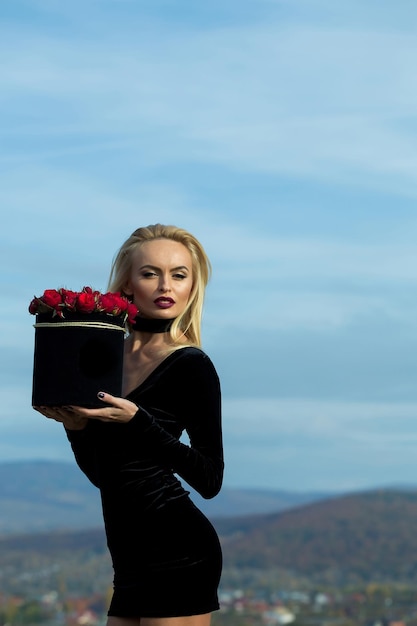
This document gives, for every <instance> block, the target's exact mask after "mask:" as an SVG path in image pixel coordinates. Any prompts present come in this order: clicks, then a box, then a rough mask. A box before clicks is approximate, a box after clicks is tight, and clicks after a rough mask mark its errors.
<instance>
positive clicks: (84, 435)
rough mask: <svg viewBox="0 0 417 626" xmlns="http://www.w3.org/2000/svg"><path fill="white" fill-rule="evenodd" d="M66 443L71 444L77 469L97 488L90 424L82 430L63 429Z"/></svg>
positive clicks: (97, 480) (96, 471)
mask: <svg viewBox="0 0 417 626" xmlns="http://www.w3.org/2000/svg"><path fill="white" fill-rule="evenodd" d="M65 432H66V434H67V438H68V441H69V442H70V444H71V448H72V451H73V453H74V457H75V460H76V462H77V465H78V467H79V468H80V469H81V471H82V472H84V474H85V475H86V476H87V478H88V479H89V481H90V482H91V483H92V484H93V485H94V486H95V487H99V486H100V485H99V476H98V468H97V464H96V460H95V453H94V450H95V449H94V445H92V438H91V423H88V424H87V426H86V427H85V428H83V429H82V430H68V429H65Z"/></svg>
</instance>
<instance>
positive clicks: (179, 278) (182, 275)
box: [173, 274, 187, 280]
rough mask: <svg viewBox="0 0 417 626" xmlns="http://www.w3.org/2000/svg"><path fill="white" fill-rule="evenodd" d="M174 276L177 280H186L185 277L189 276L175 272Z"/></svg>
mask: <svg viewBox="0 0 417 626" xmlns="http://www.w3.org/2000/svg"><path fill="white" fill-rule="evenodd" d="M173 278H175V279H176V280H184V278H187V276H186V275H185V274H173Z"/></svg>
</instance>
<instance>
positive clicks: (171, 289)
mask: <svg viewBox="0 0 417 626" xmlns="http://www.w3.org/2000/svg"><path fill="white" fill-rule="evenodd" d="M192 286H193V276H192V259H191V254H190V252H189V251H188V250H187V248H186V247H185V246H184V245H183V244H182V243H179V242H178V241H172V240H171V239H155V240H153V241H147V242H145V243H143V244H141V245H140V246H138V247H137V248H136V250H135V251H134V252H133V254H132V265H131V270H130V277H129V280H128V282H127V284H126V286H125V288H124V292H125V293H126V294H127V295H131V296H133V302H134V304H136V306H137V307H138V309H139V315H141V316H142V317H150V318H159V319H171V318H174V317H178V315H180V314H181V313H182V312H183V311H184V309H185V307H186V305H187V302H188V299H189V297H190V293H191V289H192Z"/></svg>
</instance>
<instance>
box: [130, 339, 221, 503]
mask: <svg viewBox="0 0 417 626" xmlns="http://www.w3.org/2000/svg"><path fill="white" fill-rule="evenodd" d="M170 389H171V398H172V401H173V404H174V405H175V406H174V409H175V412H176V414H177V415H178V418H179V419H180V421H181V422H182V423H184V425H185V429H186V431H187V434H188V436H189V439H190V445H189V446H188V445H186V444H184V443H182V442H180V441H179V440H178V439H177V438H176V437H174V436H172V435H171V434H170V433H168V432H167V431H166V430H165V429H163V428H162V427H161V426H160V425H159V424H158V422H157V420H156V419H155V417H154V416H153V415H152V413H151V411H147V410H145V409H144V408H142V407H139V411H138V412H137V413H136V415H135V416H134V417H133V419H132V420H131V421H130V422H129V423H128V424H127V426H128V428H133V429H134V430H135V433H139V436H141V437H142V438H143V441H144V442H146V446H147V449H148V450H149V451H150V452H151V453H152V456H153V457H154V458H155V460H156V461H157V462H158V463H160V464H161V465H162V466H166V467H167V466H168V467H170V468H172V470H173V471H174V472H175V473H176V474H178V475H179V476H180V477H181V478H183V479H184V480H185V481H186V482H187V483H188V484H189V485H190V486H191V487H192V488H193V489H195V490H196V491H197V492H198V493H199V494H200V495H201V496H203V497H204V498H213V497H214V496H215V495H217V493H218V492H219V491H220V488H221V485H222V480H223V468H224V462H223V445H222V432H221V394H220V384H219V379H218V376H217V373H216V371H215V369H214V367H213V364H212V363H211V361H210V359H209V358H208V357H207V356H206V355H205V354H204V353H202V352H201V351H198V352H197V353H191V354H187V355H184V357H182V358H181V359H180V360H179V362H178V363H177V365H176V369H175V372H174V371H173V373H172V377H171V383H170Z"/></svg>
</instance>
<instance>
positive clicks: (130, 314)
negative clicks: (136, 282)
mask: <svg viewBox="0 0 417 626" xmlns="http://www.w3.org/2000/svg"><path fill="white" fill-rule="evenodd" d="M137 314H138V307H137V306H136V304H132V303H131V302H129V304H128V305H127V321H128V322H129V323H130V324H133V322H134V321H135V318H136V316H137Z"/></svg>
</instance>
